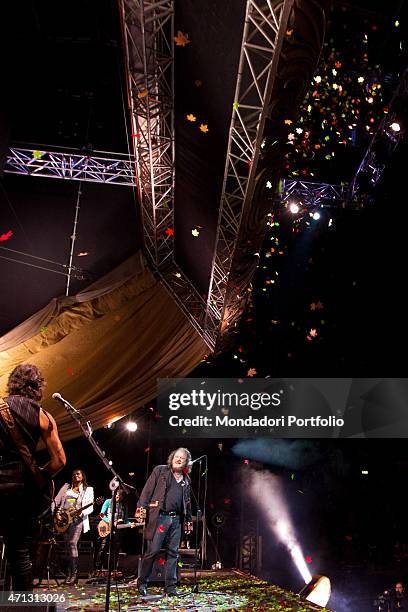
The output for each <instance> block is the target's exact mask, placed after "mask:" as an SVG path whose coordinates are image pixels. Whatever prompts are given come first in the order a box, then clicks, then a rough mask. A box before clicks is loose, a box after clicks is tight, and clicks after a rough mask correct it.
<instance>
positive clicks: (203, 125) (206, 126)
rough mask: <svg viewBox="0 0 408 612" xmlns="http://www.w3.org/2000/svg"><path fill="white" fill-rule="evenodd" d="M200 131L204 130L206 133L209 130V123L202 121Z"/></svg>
mask: <svg viewBox="0 0 408 612" xmlns="http://www.w3.org/2000/svg"><path fill="white" fill-rule="evenodd" d="M200 131H201V132H203V133H204V134H206V133H207V132H208V131H209V130H208V125H207V124H206V123H202V124H201V125H200Z"/></svg>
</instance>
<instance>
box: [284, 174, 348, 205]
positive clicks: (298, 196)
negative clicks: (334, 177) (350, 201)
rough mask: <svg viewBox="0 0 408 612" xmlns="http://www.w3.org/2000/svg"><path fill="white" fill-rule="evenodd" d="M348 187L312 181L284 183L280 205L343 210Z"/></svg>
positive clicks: (286, 180)
mask: <svg viewBox="0 0 408 612" xmlns="http://www.w3.org/2000/svg"><path fill="white" fill-rule="evenodd" d="M347 190H348V185H346V184H344V185H332V184H330V183H317V182H310V181H300V180H289V179H285V180H283V181H282V191H281V193H280V196H279V199H278V203H280V206H281V207H282V206H288V207H289V206H290V203H291V202H293V203H300V202H301V206H302V207H303V208H306V209H310V210H312V211H315V210H316V209H317V208H343V207H344V204H345V201H346V198H347Z"/></svg>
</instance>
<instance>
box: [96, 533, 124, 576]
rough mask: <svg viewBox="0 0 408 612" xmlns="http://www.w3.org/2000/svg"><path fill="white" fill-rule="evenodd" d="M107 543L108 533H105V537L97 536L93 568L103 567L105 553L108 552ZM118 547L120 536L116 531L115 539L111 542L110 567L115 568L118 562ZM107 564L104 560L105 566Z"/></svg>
mask: <svg viewBox="0 0 408 612" xmlns="http://www.w3.org/2000/svg"><path fill="white" fill-rule="evenodd" d="M109 545H110V535H107V536H106V538H98V542H97V553H96V558H95V569H97V570H101V569H103V567H104V562H105V558H106V555H107V554H108V552H109ZM120 548H121V546H120V537H119V534H118V533H116V535H115V540H114V542H113V562H112V569H116V565H117V562H118V555H119V553H120ZM107 565H108V564H107V562H106V567H107Z"/></svg>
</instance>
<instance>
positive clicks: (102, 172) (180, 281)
mask: <svg viewBox="0 0 408 612" xmlns="http://www.w3.org/2000/svg"><path fill="white" fill-rule="evenodd" d="M293 4H294V0H278V1H275V2H272V1H271V0H247V5H246V16H245V25H244V32H243V39H242V45H241V52H240V60H239V68H238V75H237V83H236V90H235V97H234V104H233V110H232V118H231V123H230V130H229V141H228V148H227V158H226V164H225V172H224V181H223V188H222V194H221V203H220V210H219V218H218V226H217V235H216V242H215V251H214V258H213V262H212V269H211V278H210V286H209V291H208V297H207V299H206V300H205V299H203V297H202V296H201V295H200V294H199V293H198V291H197V290H196V289H195V287H194V286H193V284H192V282H191V281H190V279H189V278H188V277H187V276H186V275H185V274H184V273H183V271H182V270H181V269H180V268H179V266H178V265H177V263H176V262H175V259H174V239H173V232H172V231H167V230H172V229H173V228H174V212H173V211H174V184H175V176H174V169H175V142H174V63H173V59H174V0H119V8H120V12H121V20H122V28H123V37H124V45H125V69H126V74H127V89H128V102H129V107H130V110H131V125H132V140H133V144H134V155H135V161H134V160H131V159H129V157H126V156H123V158H121V157H120V156H118V155H117V154H112V156H115V157H116V158H117V159H112V158H109V156H108V154H106V157H105V155H104V154H102V153H101V152H93V153H92V155H85V154H77V153H66V152H63V153H58V152H51V151H41V150H40V151H33V150H31V149H27V148H24V149H20V148H14V147H13V148H12V149H11V150H10V155H9V157H8V159H7V162H6V167H5V172H8V173H15V174H26V175H32V176H43V177H51V178H62V179H71V180H82V181H91V182H102V183H111V184H119V185H134V184H136V187H137V191H138V196H139V201H140V205H141V211H142V220H143V236H144V246H145V254H146V257H147V259H148V260H149V263H150V264H151V266H152V268H153V271H155V272H156V273H158V275H159V277H160V278H161V280H162V282H163V283H164V285H165V287H166V288H167V289H168V291H169V292H170V293H171V295H172V296H173V298H174V299H175V300H176V301H177V303H178V305H179V306H180V308H181V309H182V310H183V312H184V313H185V314H186V316H187V317H188V318H189V320H190V321H191V323H192V324H193V326H194V327H195V328H196V330H197V331H198V332H199V333H200V335H201V336H202V338H203V339H204V341H205V342H206V343H207V345H208V346H209V348H210V349H214V348H215V346H216V344H217V341H218V340H219V339H220V337H221V335H222V333H221V327H222V322H223V318H224V315H225V312H224V311H225V305H226V295H227V285H228V279H229V276H230V273H231V263H232V256H233V253H234V250H235V247H236V245H237V243H238V236H239V230H240V224H241V219H242V217H243V213H244V211H245V210H246V208H247V207H250V205H251V200H252V197H253V194H254V189H255V178H256V172H257V165H258V158H259V154H260V146H261V143H262V139H263V132H264V127H265V122H266V120H267V117H268V113H269V104H270V101H271V95H272V91H273V87H274V82H275V77H276V71H277V66H278V62H279V57H280V54H281V48H282V44H283V40H284V38H285V35H286V32H287V29H288V20H289V15H290V12H291V10H292V7H293ZM38 148H40V147H38ZM98 153H100V154H101V157H98V155H97V154H98ZM134 170H135V172H134ZM294 183H298V184H299V185H298V186H299V189H301V190H302V189H303V190H305V189H306V190H308V188H307V183H306V182H303V181H294ZM287 185H288V186H290V185H291V183H290V181H287ZM315 185H316V187H314V188H310V189H309V192H310V193H313V194H314V195H313V197H314V198H318V197H321V198H323V195H320V196H319V193H320V194H322V191H321V189H322V184H315ZM305 186H306V187H305ZM288 188H289V187H288ZM290 188H291V189H292V193H293V192H294V188H293V187H290ZM331 188H333V186H330V185H324V189H325V190H326V191H327V192H329V191H330V190H331ZM334 189H335V192H336V194H337V191H336V190H337V187H336V186H334ZM319 190H320V191H319ZM314 204H316V199H314Z"/></svg>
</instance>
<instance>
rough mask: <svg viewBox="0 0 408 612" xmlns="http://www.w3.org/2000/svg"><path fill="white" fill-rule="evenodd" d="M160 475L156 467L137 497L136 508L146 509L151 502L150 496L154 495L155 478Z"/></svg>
mask: <svg viewBox="0 0 408 612" xmlns="http://www.w3.org/2000/svg"><path fill="white" fill-rule="evenodd" d="M159 473H160V469H159V466H156V467H155V468H154V470H153V472H152V473H151V474H150V476H149V478H148V479H147V482H146V484H145V486H144V487H143V491H142V493H141V495H140V497H139V501H138V502H137V507H138V508H140V507H142V506H143V507H147V506H148V505H149V503H150V502H151V501H152V496H153V493H154V489H155V487H156V483H157V478H158V475H159Z"/></svg>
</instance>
